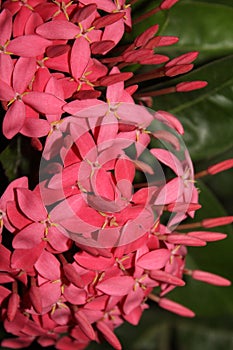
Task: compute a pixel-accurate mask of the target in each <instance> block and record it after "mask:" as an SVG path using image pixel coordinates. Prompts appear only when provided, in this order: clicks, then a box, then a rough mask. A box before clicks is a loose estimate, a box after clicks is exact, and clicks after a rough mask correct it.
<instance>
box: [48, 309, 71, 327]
mask: <svg viewBox="0 0 233 350" xmlns="http://www.w3.org/2000/svg"><path fill="white" fill-rule="evenodd" d="M70 317H71V312H70V309H68V308H60V309H56V310H55V311H54V313H53V314H51V318H52V320H54V321H55V322H56V324H58V325H66V324H67V323H69V321H70Z"/></svg>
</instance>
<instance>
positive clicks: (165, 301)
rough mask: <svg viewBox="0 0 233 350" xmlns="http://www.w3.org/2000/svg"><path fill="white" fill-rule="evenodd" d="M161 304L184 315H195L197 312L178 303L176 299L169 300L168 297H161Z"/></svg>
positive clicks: (164, 307)
mask: <svg viewBox="0 0 233 350" xmlns="http://www.w3.org/2000/svg"><path fill="white" fill-rule="evenodd" d="M158 304H159V306H160V307H162V308H163V309H166V310H168V311H171V312H174V313H175V314H178V315H180V316H184V317H194V316H195V314H194V312H193V311H192V310H190V309H188V308H187V307H185V306H183V305H180V304H178V303H176V302H175V301H172V300H169V299H167V298H161V299H160V300H159V302H158Z"/></svg>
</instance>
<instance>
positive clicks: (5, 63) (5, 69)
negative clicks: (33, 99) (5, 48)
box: [0, 54, 14, 101]
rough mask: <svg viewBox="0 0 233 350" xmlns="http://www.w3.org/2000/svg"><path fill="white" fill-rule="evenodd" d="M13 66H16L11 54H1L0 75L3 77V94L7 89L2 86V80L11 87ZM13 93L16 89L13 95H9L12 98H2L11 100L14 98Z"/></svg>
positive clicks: (0, 88) (0, 81)
mask: <svg viewBox="0 0 233 350" xmlns="http://www.w3.org/2000/svg"><path fill="white" fill-rule="evenodd" d="M13 68H14V62H13V60H12V58H11V56H10V55H4V54H0V77H1V79H0V94H1V93H2V92H3V94H5V89H4V88H3V87H2V86H1V85H2V81H4V82H5V83H7V84H8V85H9V87H10V86H11V76H12V72H13ZM11 89H12V88H11ZM13 94H14V91H13V89H12V90H11V95H10V96H8V97H10V98H4V99H3V98H1V100H6V101H9V100H10V99H11V98H12V97H11V96H12V95H13Z"/></svg>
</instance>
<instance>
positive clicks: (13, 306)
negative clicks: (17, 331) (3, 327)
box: [7, 293, 20, 322]
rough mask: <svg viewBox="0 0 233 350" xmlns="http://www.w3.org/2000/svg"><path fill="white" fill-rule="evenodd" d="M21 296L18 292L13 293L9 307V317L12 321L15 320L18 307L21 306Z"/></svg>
mask: <svg viewBox="0 0 233 350" xmlns="http://www.w3.org/2000/svg"><path fill="white" fill-rule="evenodd" d="M19 302H20V296H19V294H18V293H12V294H11V296H10V298H9V301H8V307H7V318H8V320H9V321H10V322H11V321H13V320H14V318H15V315H16V312H17V309H18V307H19Z"/></svg>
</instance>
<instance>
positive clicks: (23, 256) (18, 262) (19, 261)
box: [11, 242, 45, 275]
mask: <svg viewBox="0 0 233 350" xmlns="http://www.w3.org/2000/svg"><path fill="white" fill-rule="evenodd" d="M44 246H45V242H41V243H40V244H39V245H37V246H36V247H34V248H32V249H17V250H15V251H14V252H13V254H12V256H11V267H12V268H13V269H17V270H24V271H25V272H27V273H29V274H32V275H34V274H35V270H34V264H35V262H36V261H37V259H38V258H39V256H40V255H41V253H42V251H43V249H44Z"/></svg>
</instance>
